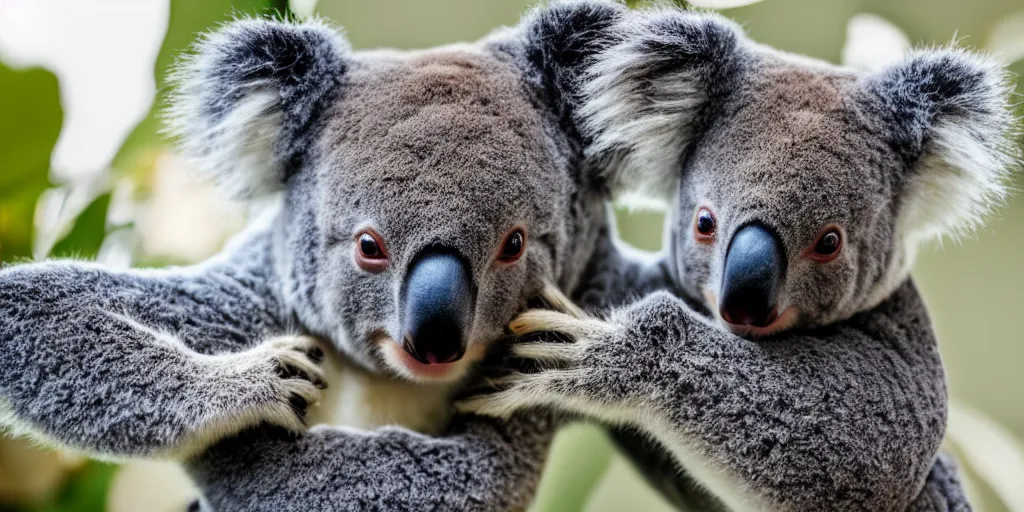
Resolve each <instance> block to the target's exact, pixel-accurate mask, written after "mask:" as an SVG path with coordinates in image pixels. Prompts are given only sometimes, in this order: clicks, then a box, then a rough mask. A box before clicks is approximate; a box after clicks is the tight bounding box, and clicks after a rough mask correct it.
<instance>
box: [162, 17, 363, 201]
mask: <svg viewBox="0 0 1024 512" xmlns="http://www.w3.org/2000/svg"><path fill="white" fill-rule="evenodd" d="M348 53H349V48H348V44H347V43H346V42H345V41H344V39H343V38H342V37H341V35H340V34H339V33H338V32H337V31H336V30H334V29H332V28H330V27H328V26H326V25H325V24H324V23H322V22H320V21H311V22H304V23H301V24H294V23H289V22H282V21H271V20H264V19H242V20H237V21H234V22H231V23H229V24H228V25H226V26H224V27H222V28H221V29H220V30H218V31H216V32H213V33H211V34H208V35H207V36H205V37H204V38H202V39H201V40H200V41H199V42H198V43H197V44H196V46H195V51H194V53H193V54H191V55H189V56H186V57H184V58H183V59H182V61H181V62H180V63H179V64H178V66H177V68H176V69H175V71H174V73H173V75H172V82H173V84H174V89H173V93H172V96H171V102H170V103H171V104H170V108H169V109H168V112H167V120H168V132H169V133H170V134H171V135H173V136H175V137H176V138H177V139H178V140H179V146H180V148H181V151H182V152H183V153H184V155H185V156H186V157H187V158H189V159H190V160H191V161H192V162H193V163H194V164H195V165H196V167H198V168H199V169H200V170H202V171H203V172H207V173H209V174H211V175H212V177H213V178H214V179H215V180H216V181H217V182H219V183H220V184H222V185H223V186H224V187H225V188H226V189H227V190H228V191H229V192H230V193H231V194H232V195H233V196H234V197H236V198H240V199H245V198H253V197H257V196H261V195H265V194H269V193H272V192H274V191H277V190H280V189H281V188H283V186H284V183H285V180H287V178H288V177H289V176H291V175H292V174H293V173H295V172H296V171H298V169H300V168H301V167H302V164H303V158H304V157H305V156H306V155H307V154H308V152H309V150H310V148H311V147H312V145H313V144H314V142H315V140H316V137H317V136H318V135H319V128H320V125H321V124H322V121H323V119H324V115H325V112H326V111H327V110H329V107H330V105H331V102H332V100H333V99H334V98H336V95H337V93H338V90H339V89H340V87H341V82H342V77H343V74H344V72H345V68H346V58H347V54H348Z"/></svg>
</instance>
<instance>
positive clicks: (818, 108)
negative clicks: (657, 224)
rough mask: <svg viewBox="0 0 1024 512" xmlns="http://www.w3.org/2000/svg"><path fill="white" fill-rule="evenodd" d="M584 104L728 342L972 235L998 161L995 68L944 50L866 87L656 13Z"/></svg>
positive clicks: (849, 308) (616, 181)
mask: <svg viewBox="0 0 1024 512" xmlns="http://www.w3.org/2000/svg"><path fill="white" fill-rule="evenodd" d="M620 37H621V41H622V42H620V43H618V44H616V45H615V46H612V47H611V48H610V49H608V50H607V51H606V52H604V53H603V54H602V55H601V57H600V58H599V59H598V63H597V64H596V65H595V69H594V71H593V72H592V78H591V82H590V83H589V84H588V86H587V90H588V94H589V103H588V104H587V105H585V107H584V108H583V112H584V114H585V115H586V116H587V118H588V123H587V128H588V129H589V131H590V136H591V137H593V138H594V139H595V140H596V143H595V144H594V147H593V151H592V154H591V155H590V156H591V157H592V158H596V159H598V160H599V161H600V162H601V164H602V165H605V166H606V167H607V169H608V170H607V171H606V172H607V177H608V179H609V180H610V182H611V183H612V186H618V188H620V189H626V188H629V187H635V186H636V185H637V184H645V183H646V184H648V185H650V184H653V185H655V186H654V187H650V186H649V187H648V190H669V191H675V192H676V195H666V194H665V193H664V192H663V193H662V194H661V196H662V197H663V198H665V199H666V200H667V201H669V202H670V203H671V204H672V215H671V220H670V223H669V226H668V229H669V235H670V236H669V238H670V240H669V243H668V244H669V246H670V248H671V251H672V252H673V255H672V256H673V257H672V260H673V262H674V263H675V266H676V268H677V270H678V272H677V275H678V276H680V284H681V287H682V289H683V291H684V292H685V293H686V294H688V295H690V296H691V297H692V298H694V299H695V300H698V301H703V302H704V303H705V304H706V306H707V308H708V310H709V311H711V312H712V313H713V314H714V315H715V316H716V317H717V318H718V319H719V320H720V321H721V323H722V324H723V326H724V327H726V328H728V329H730V330H732V331H733V332H735V333H737V334H742V335H751V336H762V335H768V334H773V333H777V332H779V331H782V330H785V329H789V328H793V327H813V326H820V325H824V324H829V323H832V322H835V321H838V320H841V319H845V318H847V317H849V316H851V315H853V314H855V313H857V312H859V311H864V310H866V309H869V308H871V307H873V306H875V305H877V304H878V303H879V302H880V301H881V300H883V299H884V298H886V297H887V296H888V295H889V294H890V293H891V292H892V291H893V290H894V289H895V288H896V287H897V286H898V285H899V284H900V283H901V282H902V281H903V280H904V279H906V277H907V275H908V273H909V269H910V266H911V264H912V262H913V259H914V255H915V252H916V249H917V246H918V244H919V243H920V242H921V241H923V240H925V239H928V238H930V237H933V236H936V235H941V234H944V233H953V234H955V233H957V232H958V231H962V230H964V229H969V228H970V227H971V226H972V225H974V224H976V223H977V220H978V219H979V218H980V217H981V216H983V215H984V213H985V212H987V210H988V209H989V208H990V206H991V205H992V204H993V203H994V202H996V201H998V200H999V198H1001V197H1002V194H1003V193H1004V186H1003V181H1004V180H1003V178H1004V176H1005V175H1006V173H1007V171H1008V169H1009V168H1010V167H1011V166H1012V165H1013V160H1014V154H1013V152H1012V149H1011V148H1013V144H1012V142H1011V140H1010V139H1011V137H1010V134H1011V133H1013V131H1014V129H1013V125H1014V122H1013V119H1012V118H1011V117H1010V114H1009V109H1008V108H1007V105H1008V99H1009V97H1010V95H1011V91H1012V88H1011V87H1009V86H1008V84H1007V81H1006V80H1005V71H1004V70H1002V69H1001V68H1000V67H999V66H998V65H996V64H993V63H991V62H989V61H987V60H986V59H984V58H981V57H979V56H976V55H971V54H969V53H967V52H964V51H960V50H953V49H945V50H927V51H921V52H918V53H915V54H912V55H910V56H908V57H907V59H906V60H905V61H904V62H903V63H900V64H897V65H895V66H893V67H892V68H890V69H888V70H885V71H883V72H881V73H879V74H864V73H861V72H857V71H853V70H849V69H844V68H839V67H836V66H832V65H829V64H827V63H822V62H817V61H812V60H810V59H805V58H801V57H796V56H792V55H788V54H784V53H782V52H778V51H776V50H772V49H770V48H766V47H764V46H761V45H757V44H754V43H752V42H750V41H749V40H747V39H746V38H745V37H744V36H743V34H742V32H740V30H739V29H738V28H737V27H736V26H735V25H734V24H732V23H731V22H729V21H726V20H724V19H722V18H718V17H716V16H709V15H700V14H692V13H683V12H680V11H675V10H671V9H666V10H655V11H650V12H647V13H644V14H640V15H639V16H638V17H637V19H636V20H634V21H633V22H631V23H625V24H624V28H623V29H622V33H621V34H620Z"/></svg>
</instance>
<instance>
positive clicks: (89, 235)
mask: <svg viewBox="0 0 1024 512" xmlns="http://www.w3.org/2000/svg"><path fill="white" fill-rule="evenodd" d="M108 209H110V193H109V192H108V193H106V194H101V195H99V196H98V197H97V198H96V199H93V200H92V202H91V203H89V206H86V207H85V209H84V210H82V213H80V214H79V215H78V218H76V219H75V224H74V225H73V226H72V227H71V230H70V231H68V234H67V235H66V236H64V238H63V239H61V240H60V241H59V242H57V244H56V245H54V246H53V250H52V251H50V255H51V256H55V257H74V258H82V259H93V258H95V257H96V254H97V253H99V251H100V246H101V245H103V239H104V238H106V236H107V210H108Z"/></svg>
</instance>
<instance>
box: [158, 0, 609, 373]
mask: <svg viewBox="0 0 1024 512" xmlns="http://www.w3.org/2000/svg"><path fill="white" fill-rule="evenodd" d="M621 12H622V8H620V7H617V6H613V5H607V4H601V3H595V4H591V3H576V4H571V5H564V6H556V7H551V8H547V9H543V10H539V11H536V12H534V13H532V14H531V15H529V16H528V17H526V18H525V20H524V21H523V22H522V24H521V25H520V26H518V27H515V28H512V29H505V30H502V31H499V32H497V33H495V34H493V35H492V36H489V37H488V38H485V39H484V40H482V41H480V42H478V43H475V44H462V45H453V46H446V47H441V48H435V49H429V50H423V51H409V52H400V51H359V52H355V51H352V50H350V49H349V47H348V45H347V43H346V42H345V41H344V40H343V39H342V37H341V36H340V35H339V33H338V32H337V31H336V30H334V29H332V28H330V27H328V26H327V25H325V24H324V23H322V22H319V21H312V22H306V23H300V24H292V23H285V22H277V21H268V20H241V21H236V22H233V23H231V24H229V25H227V26H225V27H224V28H222V29H221V30H219V31H217V32H215V33H213V34H211V35H209V36H207V37H206V38H205V39H203V40H202V41H200V42H199V43H198V46H197V49H196V51H195V54H194V55H193V56H191V57H188V58H186V59H185V60H184V62H183V63H182V64H181V65H180V68H179V70H178V72H177V93H176V95H175V97H174V101H173V104H172V108H171V112H170V120H171V123H170V126H171V131H172V132H173V134H175V135H177V137H178V138H179V139H180V142H181V148H182V151H183V152H184V153H185V154H186V155H187V156H189V157H191V159H192V160H193V161H194V162H195V165H196V166H197V167H198V168H200V169H202V170H206V171H208V172H210V173H211V174H212V176H213V177H214V178H215V179H216V180H218V181H220V182H221V183H222V184H223V185H224V187H225V189H227V190H229V191H231V192H232V193H233V194H234V195H235V196H236V197H240V198H243V199H252V198H258V197H261V196H265V195H268V194H280V195H281V196H282V197H283V206H282V210H281V212H280V213H279V215H278V217H277V218H276V226H275V232H274V233H275V234H274V236H275V244H276V246H275V249H274V251H275V254H274V261H275V266H276V268H275V272H276V273H277V276H278V278H279V279H280V280H281V282H282V288H283V290H282V294H283V295H284V299H285V302H286V304H287V306H288V307H289V308H290V309H291V310H293V311H292V313H294V315H295V316H296V317H297V318H298V320H299V322H300V323H301V324H302V326H303V327H304V328H306V329H308V330H309V331H310V332H312V333H313V334H316V335H319V336H323V337H325V338H326V339H329V340H332V341H333V342H334V343H335V344H336V345H337V347H338V348H339V350H341V351H342V352H344V353H345V354H346V355H347V356H349V357H351V358H352V359H354V360H355V361H357V362H359V363H361V364H362V365H364V366H366V367H367V368H370V369H373V370H390V371H391V372H393V373H394V374H396V375H398V376H400V377H404V378H408V379H412V380H418V381H425V382H431V381H432V382H453V381H456V380H458V379H459V378H460V377H461V376H462V375H463V374H464V373H465V372H466V370H467V368H468V367H469V365H470V364H471V363H472V362H473V361H476V360H478V359H480V358H481V357H482V355H483V353H484V351H485V349H486V348H487V346H488V343H489V342H491V341H492V340H495V339H497V338H499V337H500V336H501V335H502V334H503V332H504V328H505V325H506V324H507V323H508V321H509V320H511V318H512V317H513V316H514V315H515V313H516V312H517V311H518V310H520V309H521V308H523V307H525V303H526V300H527V299H528V297H530V296H532V295H535V294H536V293H537V292H538V291H539V290H540V288H541V286H542V283H544V282H545V281H550V282H554V283H560V284H563V285H571V283H572V282H573V280H574V279H576V276H577V274H579V272H580V271H581V270H582V268H577V266H578V265H582V264H583V262H584V261H585V254H586V251H587V250H588V248H587V247H588V246H587V244H588V240H591V239H594V238H595V237H596V234H595V233H596V228H597V226H593V227H592V228H590V227H587V223H586V222H583V220H585V219H589V218H594V219H596V218H601V217H602V215H603V211H602V202H603V200H604V197H603V194H602V193H600V192H598V190H597V189H596V188H593V189H591V188H589V187H588V185H587V184H586V183H583V182H581V181H580V176H579V175H580V172H579V170H578V167H579V165H580V162H581V161H582V150H581V143H580V141H579V136H578V134H577V133H576V131H575V129H574V128H573V127H572V126H571V124H570V123H568V121H567V119H569V117H570V116H569V112H568V111H569V110H570V109H571V108H572V101H573V98H574V95H573V94H572V93H571V86H572V83H573V81H574V80H575V79H574V78H573V77H574V76H575V74H576V73H575V70H576V69H582V68H583V66H582V63H583V62H584V60H585V59H586V58H587V55H588V54H587V51H588V49H589V48H597V47H598V46H599V45H597V44H592V42H593V41H594V40H595V38H597V37H598V34H599V33H600V31H601V29H602V27H608V26H610V25H611V24H612V23H613V22H614V20H615V19H617V18H618V17H619V16H620V14H621ZM584 28H585V29H584ZM592 231H594V232H593V233H592Z"/></svg>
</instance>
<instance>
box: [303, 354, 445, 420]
mask: <svg viewBox="0 0 1024 512" xmlns="http://www.w3.org/2000/svg"><path fill="white" fill-rule="evenodd" d="M321 346H322V348H323V350H324V353H325V354H326V356H325V357H324V362H323V368H324V373H325V375H326V380H327V383H328V388H327V389H325V390H324V393H323V396H322V397H321V401H320V404H319V405H317V406H314V407H312V408H311V409H310V411H309V425H310V426H313V425H331V426H342V427H353V428H359V429H365V430H370V429H375V428H378V427H382V426H385V425H399V426H402V427H405V428H408V429H412V430H415V431H417V432H421V433H424V434H439V433H441V432H442V431H443V430H444V427H445V425H446V424H447V423H448V419H449V418H450V417H451V407H450V406H449V402H450V396H451V393H452V391H453V390H454V388H455V384H453V383H436V384H427V383H416V382H410V381H406V380H399V379H396V378H395V377H392V376H390V375H388V374H385V373H380V372H369V371H367V370H366V369H364V368H361V367H359V366H357V365H356V364H354V363H353V362H351V361H348V360H346V359H345V358H344V357H343V356H341V355H339V354H338V353H337V352H336V351H334V350H333V349H331V348H330V347H328V346H327V345H326V344H322V345H321Z"/></svg>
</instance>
